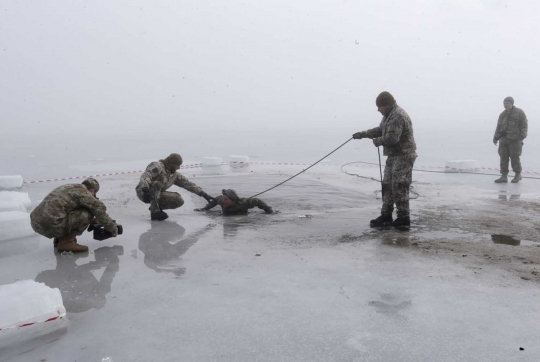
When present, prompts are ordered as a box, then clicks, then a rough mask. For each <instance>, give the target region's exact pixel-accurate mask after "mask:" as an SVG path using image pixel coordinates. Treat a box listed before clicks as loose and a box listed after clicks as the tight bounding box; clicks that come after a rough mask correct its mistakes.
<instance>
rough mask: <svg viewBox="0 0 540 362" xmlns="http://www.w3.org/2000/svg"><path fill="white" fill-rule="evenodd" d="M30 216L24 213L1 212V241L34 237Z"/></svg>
mask: <svg viewBox="0 0 540 362" xmlns="http://www.w3.org/2000/svg"><path fill="white" fill-rule="evenodd" d="M33 234H34V230H32V227H31V226H30V214H28V213H26V212H22V211H5V212H0V241H3V240H10V239H16V238H22V237H24V236H29V235H33Z"/></svg>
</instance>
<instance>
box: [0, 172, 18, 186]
mask: <svg viewBox="0 0 540 362" xmlns="http://www.w3.org/2000/svg"><path fill="white" fill-rule="evenodd" d="M22 185H23V178H22V176H21V175H13V176H0V189H18V188H21V187H22Z"/></svg>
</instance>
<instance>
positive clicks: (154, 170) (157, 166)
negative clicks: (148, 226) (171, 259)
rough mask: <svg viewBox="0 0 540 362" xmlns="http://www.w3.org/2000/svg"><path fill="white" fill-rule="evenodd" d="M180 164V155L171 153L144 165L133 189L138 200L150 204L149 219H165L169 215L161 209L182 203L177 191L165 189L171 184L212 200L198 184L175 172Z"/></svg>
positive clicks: (176, 206)
mask: <svg viewBox="0 0 540 362" xmlns="http://www.w3.org/2000/svg"><path fill="white" fill-rule="evenodd" d="M181 165H182V157H181V156H180V155H179V154H178V153H171V154H170V155H169V157H167V158H165V159H164V160H159V162H152V163H151V164H149V165H148V167H146V171H145V172H144V173H143V174H142V176H141V180H140V182H139V184H138V185H137V187H136V188H135V191H136V192H137V197H138V198H139V200H141V201H142V202H144V203H146V204H150V208H149V209H150V219H151V220H158V221H161V220H165V219H167V218H168V217H169V215H167V214H166V213H165V212H164V211H163V210H166V209H177V208H179V207H180V206H182V205H184V199H182V196H180V194H179V193H177V192H168V191H167V190H168V189H169V188H170V187H171V186H172V185H173V184H174V185H176V186H178V187H182V188H184V189H186V190H188V191H190V192H193V193H194V194H196V195H198V196H201V197H204V199H205V200H206V201H208V202H211V201H212V200H213V198H212V197H211V196H209V195H208V194H207V193H206V192H204V191H203V190H202V189H201V188H200V187H199V186H197V185H195V184H194V183H193V182H190V181H189V180H188V179H187V178H186V177H185V176H183V175H181V174H180V173H178V172H176V171H177V170H178V169H179V168H180V166H181Z"/></svg>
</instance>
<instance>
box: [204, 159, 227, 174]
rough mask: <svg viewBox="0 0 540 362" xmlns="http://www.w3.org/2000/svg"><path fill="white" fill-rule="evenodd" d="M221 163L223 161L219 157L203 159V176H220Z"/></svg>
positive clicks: (221, 171)
mask: <svg viewBox="0 0 540 362" xmlns="http://www.w3.org/2000/svg"><path fill="white" fill-rule="evenodd" d="M222 163H223V159H222V158H220V157H203V158H202V162H201V164H202V172H203V173H205V174H222V173H223V170H222V168H221V164H222Z"/></svg>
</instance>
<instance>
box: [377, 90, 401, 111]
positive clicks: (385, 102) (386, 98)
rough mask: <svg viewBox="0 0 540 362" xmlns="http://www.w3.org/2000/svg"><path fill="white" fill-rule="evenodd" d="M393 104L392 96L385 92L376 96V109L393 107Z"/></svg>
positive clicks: (394, 101)
mask: <svg viewBox="0 0 540 362" xmlns="http://www.w3.org/2000/svg"><path fill="white" fill-rule="evenodd" d="M394 103H396V100H395V99H394V96H392V95H391V94H390V93H388V92H386V91H384V92H382V93H381V94H379V95H378V96H377V99H376V100H375V104H376V105H377V107H384V106H393V105H394Z"/></svg>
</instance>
